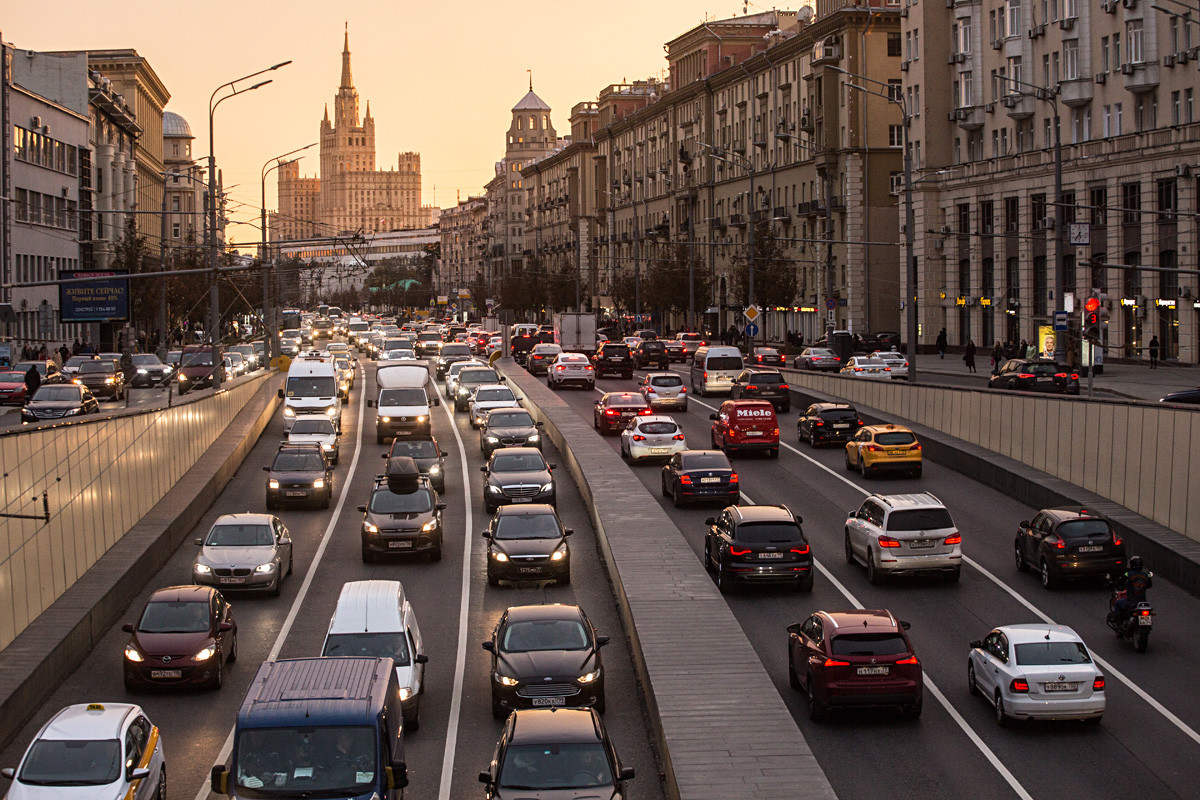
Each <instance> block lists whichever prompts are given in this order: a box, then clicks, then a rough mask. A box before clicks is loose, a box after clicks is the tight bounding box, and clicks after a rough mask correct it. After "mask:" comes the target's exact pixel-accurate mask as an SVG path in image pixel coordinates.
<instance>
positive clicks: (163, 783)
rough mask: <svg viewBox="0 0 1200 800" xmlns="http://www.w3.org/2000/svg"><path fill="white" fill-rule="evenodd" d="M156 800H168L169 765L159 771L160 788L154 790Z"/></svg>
mask: <svg viewBox="0 0 1200 800" xmlns="http://www.w3.org/2000/svg"><path fill="white" fill-rule="evenodd" d="M154 800H167V765H166V764H163V765H162V766H161V767H160V768H159V770H158V788H156V789H155V790H154Z"/></svg>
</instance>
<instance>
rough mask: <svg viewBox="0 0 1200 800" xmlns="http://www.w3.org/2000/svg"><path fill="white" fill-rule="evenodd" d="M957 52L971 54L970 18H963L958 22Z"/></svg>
mask: <svg viewBox="0 0 1200 800" xmlns="http://www.w3.org/2000/svg"><path fill="white" fill-rule="evenodd" d="M958 52H960V53H969V52H971V18H970V17H963V18H962V19H960V20H959V21H958Z"/></svg>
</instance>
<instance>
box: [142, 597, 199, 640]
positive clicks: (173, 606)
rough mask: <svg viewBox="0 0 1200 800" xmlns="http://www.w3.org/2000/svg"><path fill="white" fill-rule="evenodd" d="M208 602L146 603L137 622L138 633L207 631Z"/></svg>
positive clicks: (174, 601) (172, 601) (165, 601)
mask: <svg viewBox="0 0 1200 800" xmlns="http://www.w3.org/2000/svg"><path fill="white" fill-rule="evenodd" d="M210 622H211V620H210V619H209V604H208V600H163V601H160V602H157V603H147V604H146V610H145V611H143V612H142V618H141V620H140V621H139V622H138V626H137V629H138V632H140V633H201V632H203V631H207V630H208V629H209V623H210Z"/></svg>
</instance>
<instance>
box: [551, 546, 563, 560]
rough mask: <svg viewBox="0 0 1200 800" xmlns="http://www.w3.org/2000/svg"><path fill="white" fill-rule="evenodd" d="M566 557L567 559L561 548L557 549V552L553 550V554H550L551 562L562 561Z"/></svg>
mask: <svg viewBox="0 0 1200 800" xmlns="http://www.w3.org/2000/svg"><path fill="white" fill-rule="evenodd" d="M566 557H567V551H566V550H565V549H564V548H562V547H560V548H558V549H557V550H555V551H554V552H553V553H551V554H550V560H551V561H562V560H563V559H564V558H566Z"/></svg>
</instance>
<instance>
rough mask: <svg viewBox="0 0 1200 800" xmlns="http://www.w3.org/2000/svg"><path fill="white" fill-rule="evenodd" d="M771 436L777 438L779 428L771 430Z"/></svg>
mask: <svg viewBox="0 0 1200 800" xmlns="http://www.w3.org/2000/svg"><path fill="white" fill-rule="evenodd" d="M771 435H772V436H778V435H779V428H775V429H774V430H772V431H771Z"/></svg>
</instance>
